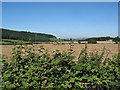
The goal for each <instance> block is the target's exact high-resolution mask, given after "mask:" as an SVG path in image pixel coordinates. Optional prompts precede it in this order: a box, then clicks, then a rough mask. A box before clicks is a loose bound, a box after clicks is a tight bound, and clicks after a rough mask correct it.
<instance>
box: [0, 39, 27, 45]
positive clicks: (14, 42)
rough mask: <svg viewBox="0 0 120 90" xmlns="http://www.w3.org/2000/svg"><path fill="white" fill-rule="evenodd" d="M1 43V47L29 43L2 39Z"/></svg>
mask: <svg viewBox="0 0 120 90" xmlns="http://www.w3.org/2000/svg"><path fill="white" fill-rule="evenodd" d="M0 43H2V44H3V45H9V44H10V45H13V44H22V43H26V44H27V43H29V42H27V41H22V40H13V39H2V42H0Z"/></svg>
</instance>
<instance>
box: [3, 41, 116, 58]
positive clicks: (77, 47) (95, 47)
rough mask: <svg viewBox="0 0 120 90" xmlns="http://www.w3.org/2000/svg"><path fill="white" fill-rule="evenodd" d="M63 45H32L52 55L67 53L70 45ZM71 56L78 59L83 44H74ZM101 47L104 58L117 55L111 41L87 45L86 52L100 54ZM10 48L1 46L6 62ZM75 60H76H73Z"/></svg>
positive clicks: (9, 54)
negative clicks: (41, 47) (56, 51)
mask: <svg viewBox="0 0 120 90" xmlns="http://www.w3.org/2000/svg"><path fill="white" fill-rule="evenodd" d="M62 43H65V44H55V45H54V44H34V46H35V49H39V47H40V46H43V47H44V48H45V49H48V52H50V53H52V52H53V51H55V50H59V51H60V52H62V51H67V50H68V49H69V48H70V45H69V44H67V43H69V42H62ZM73 45H74V46H73V51H74V53H73V55H74V56H76V58H78V56H79V54H80V52H81V50H82V49H83V48H85V44H77V42H74V44H73ZM103 47H105V54H104V56H105V57H109V58H111V57H112V56H113V55H115V54H117V53H118V44H114V43H112V42H111V41H105V42H104V41H101V42H100V41H99V42H98V44H87V51H88V53H91V52H93V53H95V52H96V51H98V53H99V54H100V53H101V52H102V50H103ZM12 48H14V45H2V54H3V55H4V57H8V60H10V58H11V57H12V54H11V53H12ZM75 60H76V59H75Z"/></svg>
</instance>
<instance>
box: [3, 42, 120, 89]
mask: <svg viewBox="0 0 120 90" xmlns="http://www.w3.org/2000/svg"><path fill="white" fill-rule="evenodd" d="M73 53H74V51H73V45H72V44H70V49H69V50H68V52H65V51H63V52H60V51H59V50H56V51H54V52H53V55H52V56H51V55H50V53H49V52H48V51H47V50H46V49H45V48H44V47H42V46H41V47H40V48H39V49H38V50H36V49H34V46H33V45H32V46H27V45H19V46H16V47H15V48H13V53H12V54H13V57H12V58H11V62H7V61H5V60H4V58H3V59H2V63H3V66H2V89H3V90H4V89H23V88H24V89H26V90H27V89H30V90H31V89H35V88H39V89H40V88H71V89H73V88H81V89H100V90H101V89H113V88H117V89H120V59H119V58H118V56H117V55H116V56H114V57H113V58H112V59H110V58H104V56H103V54H104V49H103V53H102V54H100V55H99V54H98V53H97V52H96V53H95V54H94V53H91V54H90V55H89V54H88V52H87V46H86V47H85V48H83V49H82V51H81V52H80V55H79V57H78V61H73V59H74V58H75V56H73Z"/></svg>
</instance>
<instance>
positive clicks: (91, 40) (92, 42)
mask: <svg viewBox="0 0 120 90" xmlns="http://www.w3.org/2000/svg"><path fill="white" fill-rule="evenodd" d="M88 43H89V44H96V43H97V41H96V40H94V39H89V40H88Z"/></svg>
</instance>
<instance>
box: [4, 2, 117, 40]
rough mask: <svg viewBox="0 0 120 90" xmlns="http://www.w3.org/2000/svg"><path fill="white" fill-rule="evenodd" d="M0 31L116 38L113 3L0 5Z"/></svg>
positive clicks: (114, 4)
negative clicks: (0, 19)
mask: <svg viewBox="0 0 120 90" xmlns="http://www.w3.org/2000/svg"><path fill="white" fill-rule="evenodd" d="M2 28H5V29H11V30H16V31H29V32H37V33H46V34H52V35H55V36H56V37H57V38H85V37H103V36H112V37H115V36H118V3H117V2H2Z"/></svg>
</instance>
